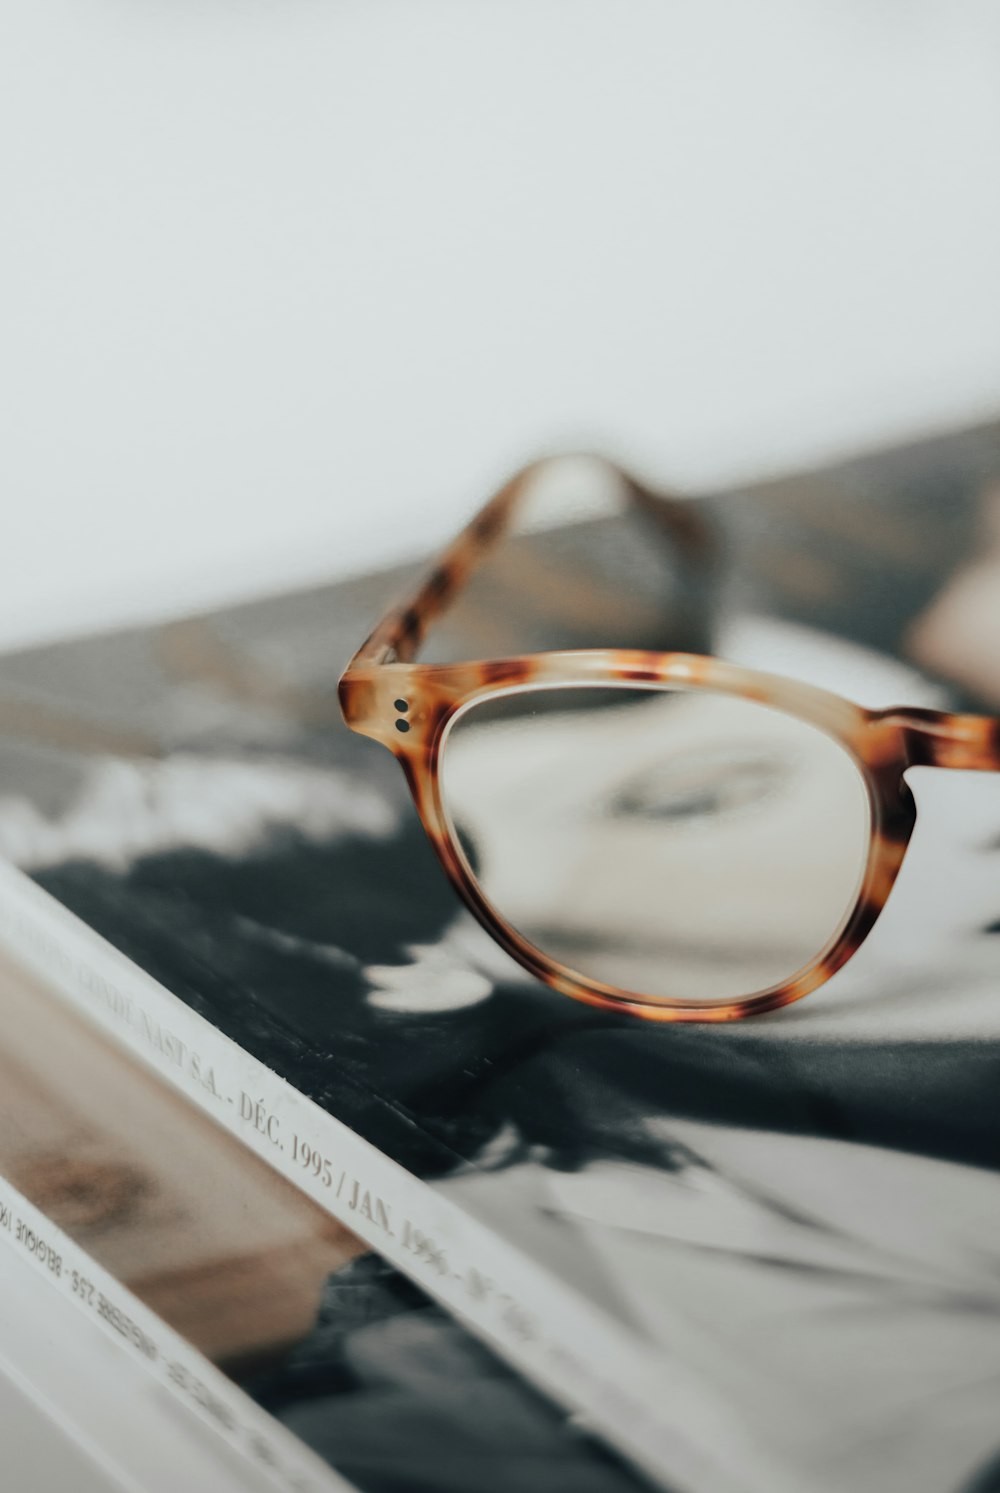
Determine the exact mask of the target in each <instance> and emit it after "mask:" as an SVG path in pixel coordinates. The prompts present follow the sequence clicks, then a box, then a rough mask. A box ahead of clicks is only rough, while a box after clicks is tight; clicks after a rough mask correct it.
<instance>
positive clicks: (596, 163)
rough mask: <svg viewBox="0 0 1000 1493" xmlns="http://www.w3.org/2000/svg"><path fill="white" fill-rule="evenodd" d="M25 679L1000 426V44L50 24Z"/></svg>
mask: <svg viewBox="0 0 1000 1493" xmlns="http://www.w3.org/2000/svg"><path fill="white" fill-rule="evenodd" d="M3 9H4V14H3V16H2V20H0V153H2V154H0V162H2V164H0V188H2V192H0V202H2V214H3V228H2V235H0V333H2V335H0V382H2V387H0V410H2V412H3V416H2V425H3V430H2V435H0V502H2V505H3V525H2V545H0V644H2V643H10V642H14V641H17V640H21V639H28V638H32V637H39V636H44V635H51V634H53V633H58V632H60V631H62V630H64V629H66V628H69V627H82V626H96V625H101V624H104V623H106V622H109V621H115V620H118V619H122V618H125V617H131V616H137V615H150V614H156V613H162V612H171V611H177V610H182V609H183V608H185V607H186V606H189V605H194V604H197V603H199V602H201V601H205V600H211V599H215V598H220V599H221V598H223V597H225V596H231V595H239V594H243V593H245V592H250V591H253V590H254V589H255V588H259V587H266V588H269V589H270V588H273V587H275V586H279V585H281V584H284V583H286V582H292V581H294V580H298V579H309V578H315V577H319V576H323V575H326V574H329V573H333V572H337V571H342V570H345V569H348V568H350V567H352V566H355V565H358V564H363V563H368V562H370V561H372V560H374V559H377V558H382V557H386V556H388V555H390V554H398V553H401V552H406V551H411V550H414V549H416V548H418V547H420V546H421V545H422V544H424V543H425V542H426V543H429V542H430V541H431V539H433V538H435V537H437V536H440V535H443V534H445V533H446V532H447V531H448V530H449V528H450V527H453V526H454V525H455V524H456V523H457V522H458V521H459V520H460V519H461V517H462V516H463V515H464V514H465V513H466V512H467V511H468V509H469V508H470V506H472V505H473V504H474V503H475V502H476V501H477V500H478V499H479V498H480V497H481V496H482V494H483V492H484V489H485V488H486V487H488V486H489V485H490V484H491V483H492V482H493V481H494V480H495V479H496V478H498V477H499V476H500V475H502V474H503V473H504V472H505V470H506V469H507V468H508V467H510V466H511V465H512V464H514V463H517V462H518V461H520V460H521V459H522V458H523V457H526V456H528V455H530V454H532V453H534V452H535V451H536V450H537V449H538V448H539V447H548V446H553V445H564V444H572V443H574V442H576V441H583V442H585V443H587V444H590V445H592V444H607V445H609V446H610V447H612V448H613V449H614V450H616V451H617V452H618V453H619V454H622V455H627V456H629V457H631V458H632V459H633V460H637V461H638V462H639V463H640V464H642V465H644V466H645V467H646V468H647V469H648V470H650V471H651V472H652V473H653V474H654V475H659V476H662V477H664V478H667V479H672V480H674V481H675V482H678V483H687V484H692V485H698V484H705V483H710V482H712V481H715V480H717V479H721V478H724V477H727V476H730V475H733V474H740V475H745V474H748V473H750V472H753V471H760V470H763V469H770V468H774V467H781V466H784V465H788V464H789V463H794V462H797V461H799V460H802V459H806V458H807V457H809V456H812V455H815V454H819V453H822V452H826V451H832V450H839V449H842V448H843V447H845V446H850V445H854V444H858V443H861V444H869V443H871V442H877V441H879V440H882V439H884V438H889V437H892V436H895V435H897V434H901V433H905V432H908V431H915V430H920V429H923V428H925V427H927V426H941V425H948V424H951V423H953V422H962V421H964V420H966V419H969V418H973V417H975V416H976V415H978V414H980V413H988V412H992V411H995V410H997V409H998V408H1000V295H998V293H997V266H998V264H1000V189H998V185H997V181H998V167H997V163H998V160H1000V7H997V6H996V5H995V4H992V3H988V0H983V3H963V0H941V3H929V0H907V3H902V0H838V3H833V0H756V3H755V4H753V5H747V4H744V3H740V0H731V3H723V0H689V3H669V0H629V3H628V4H622V3H615V0H572V3H570V0H561V3H553V0H532V3H530V4H523V5H516V4H511V3H510V0H498V3H477V0H452V3H434V0H396V3H390V0H359V3H353V0H198V3H197V4H184V3H178V0H31V3H30V4H22V5H15V4H8V5H7V6H5V7H4V8H3Z"/></svg>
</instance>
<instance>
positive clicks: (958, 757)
mask: <svg viewBox="0 0 1000 1493" xmlns="http://www.w3.org/2000/svg"><path fill="white" fill-rule="evenodd" d="M558 459H559V458H547V459H546V460H545V461H542V462H535V463H533V464H532V465H530V466H528V467H525V468H524V469H523V471H521V472H519V473H517V475H516V476H514V477H513V478H512V479H511V480H510V481H509V482H507V483H506V484H505V486H504V487H502V488H501V489H500V491H499V492H497V493H496V494H495V495H494V497H493V498H491V499H490V501H489V502H488V503H487V504H486V505H485V507H484V508H483V509H482V510H481V511H480V512H479V513H478V514H477V515H476V517H475V518H474V519H473V520H472V522H471V523H470V524H469V525H468V526H467V527H466V528H465V529H464V530H463V531H462V533H461V534H460V535H459V536H458V538H457V539H455V540H454V541H453V542H452V544H451V545H449V546H448V548H447V549H446V550H445V552H444V553H443V555H442V556H441V557H440V558H439V559H438V561H437V562H436V564H434V565H433V566H432V568H431V569H430V571H429V572H428V573H427V574H426V576H425V577H424V578H423V580H422V581H421V582H420V583H419V585H418V586H417V588H416V590H415V592H414V593H413V595H412V596H410V597H408V598H407V599H406V600H404V601H403V603H402V604H401V605H399V606H396V607H394V608H393V609H392V611H390V612H389V613H388V615H387V616H386V617H385V618H384V619H383V620H382V621H381V622H380V623H379V625H378V626H377V627H376V628H375V630H374V632H373V633H372V634H371V636H370V637H369V638H368V640H367V641H366V642H365V643H364V644H363V646H362V647H361V648H360V649H359V651H358V653H357V654H356V655H355V656H354V658H353V659H352V660H351V662H350V663H349V664H348V666H347V668H346V670H345V671H344V674H343V676H342V678H341V680H340V702H341V708H342V711H343V715H344V720H345V721H346V723H347V724H348V726H350V727H351V729H352V730H354V731H358V732H360V733H361V734H362V735H364V736H370V737H372V738H373V739H374V740H375V741H380V742H381V743H382V744H383V746H386V747H388V748H389V750H390V751H391V752H393V753H394V755H395V756H396V757H397V758H398V759H399V762H400V765H401V766H402V769H403V772H404V773H405V775H406V779H407V782H408V783H409V786H410V790H411V792H412V794H413V798H414V802H415V804H416V807H417V812H418V813H419V815H420V818H421V820H422V822H423V825H424V828H425V830H426V831H427V834H428V836H429V837H430V840H431V843H432V844H433V846H434V849H435V851H436V852H437V855H438V859H439V860H440V862H441V864H442V866H443V867H444V870H445V872H446V874H447V875H448V877H449V879H450V880H451V882H452V884H453V885H454V887H455V889H456V890H457V892H458V893H459V895H460V896H461V897H462V899H463V901H464V902H465V903H466V904H467V906H468V907H469V908H470V909H471V911H472V912H473V913H474V915H475V916H476V917H477V918H478V920H479V921H480V923H482V925H483V926H484V927H485V928H486V930H487V931H488V932H489V933H490V934H491V935H492V936H493V938H495V939H496V941H497V942H498V943H499V944H500V945H501V946H502V947H503V948H504V949H506V950H507V952H508V953H509V954H511V955H513V957H514V958H515V959H516V960H518V961H519V963H520V964H522V965H523V966H524V967H525V968H526V969H528V970H530V971H531V972H532V974H534V975H536V976H537V977H538V978H539V979H541V980H543V981H545V983H546V984H548V985H550V986H552V987H553V988H554V989H556V990H559V991H562V992H563V993H564V994H566V995H571V996H573V997H574V998H575V999H577V1000H582V1001H587V1002H589V1003H590V1004H592V1005H595V1006H603V1007H606V1008H609V1009H613V1010H622V1011H627V1012H630V1013H632V1014H633V1015H636V1016H642V1017H646V1018H648V1019H651V1020H654V1021H732V1020H736V1019H738V1018H740V1017H743V1016H748V1015H750V1014H753V1013H758V1012H763V1011H770V1010H774V1009H775V1008H777V1007H779V1006H784V1005H787V1004H789V1003H790V1002H791V1001H795V1000H799V999H800V998H801V997H802V996H804V995H807V994H808V993H809V992H810V991H811V990H815V988H816V987H817V986H818V985H821V984H822V983H823V982H824V981H825V980H828V979H829V977H830V976H831V975H832V974H833V973H834V971H835V970H837V969H839V968H840V967H841V966H842V965H843V964H845V963H846V962H847V960H848V959H850V957H851V955H852V954H854V953H855V951H856V950H857V949H858V948H859V947H860V945H861V944H862V942H863V941H864V939H865V937H866V936H867V934H868V933H869V931H870V930H871V928H872V926H873V925H874V923H875V920H876V918H877V917H878V915H879V913H880V912H881V910H882V908H883V907H884V905H885V902H886V899H887V898H888V896H889V893H890V891H891V890H892V886H893V883H894V882H895V879H896V876H897V873H898V871H899V868H900V865H901V864H902V860H903V856H904V854H905V851H906V847H907V845H908V843H909V840H910V836H911V834H912V832H913V827H914V823H915V817H916V815H915V806H914V802H913V798H912V795H911V793H910V789H909V787H908V785H907V783H906V781H905V778H904V774H905V772H906V770H907V768H909V767H914V766H930V767H945V768H964V769H972V770H976V771H986V772H995V771H1000V720H998V719H994V718H992V717H985V716H975V715H954V714H949V713H947V712H944V711H933V710H923V709H913V708H909V707H907V706H899V707H893V708H891V709H888V710H877V711H871V710H865V709H862V708H861V707H860V706H858V705H856V704H853V703H852V702H851V701H849V700H845V699H842V698H841V697H839V696H837V695H834V694H830V693H829V692H827V691H825V690H820V689H816V688H814V687H813V686H811V685H806V684H802V683H799V682H797V681H795V680H791V679H784V678H780V677H777V676H774V675H769V674H762V673H758V672H756V671H754V670H750V669H744V668H740V667H737V666H735V665H732V664H729V663H726V662H724V661H723V660H722V659H718V658H711V657H706V656H701V655H695V654H685V653H650V652H640V651H635V652H631V651H628V650H623V649H587V650H577V651H560V652H549V653H536V654H531V655H525V656H520V657H515V658H503V659H494V660H478V661H470V662H467V663H459V664H418V663H416V662H415V657H416V654H417V651H418V649H419V647H420V644H421V642H422V641H423V639H424V637H425V636H426V632H427V629H428V627H429V625H430V623H431V622H432V621H433V620H434V618H435V617H437V616H438V615H439V614H440V613H441V612H442V611H443V610H444V609H445V608H446V607H447V606H448V604H449V603H450V602H451V601H452V600H453V599H454V597H455V596H456V595H457V593H458V592H459V591H460V590H461V588H462V586H463V585H464V584H465V583H466V582H467V581H468V580H469V578H470V577H471V575H472V574H473V572H474V571H475V570H476V569H477V568H478V566H479V565H480V564H481V563H482V561H483V560H484V559H485V558H486V556H487V554H488V553H489V550H490V549H491V547H492V546H493V545H495V544H496V543H497V542H498V541H499V540H500V538H501V537H502V536H503V535H504V534H505V533H506V532H507V531H508V530H509V529H510V527H511V525H512V523H513V520H514V518H515V516H516V514H517V510H518V506H519V504H520V501H521V499H522V498H523V496H524V495H525V493H526V492H527V491H528V489H529V488H530V486H531V484H532V482H533V481H534V480H535V479H536V477H537V476H538V475H539V474H540V473H541V471H542V470H543V468H544V467H545V466H546V465H547V463H548V462H549V461H555V460H558ZM592 459H593V460H594V461H595V462H597V463H599V465H600V467H601V468H602V470H603V471H604V473H605V474H606V475H607V476H608V477H609V479H611V480H613V481H614V482H616V483H617V484H619V485H620V488H621V490H622V492H623V493H624V494H625V496H626V497H627V498H628V499H629V500H630V501H631V502H632V503H634V504H636V505H637V506H638V507H640V508H641V509H642V510H644V511H645V512H646V514H647V515H648V516H650V517H652V518H653V519H654V520H655V521H656V522H657V523H658V524H660V525H662V526H663V528H664V529H665V530H666V532H667V533H668V534H669V535H670V536H671V538H672V540H673V542H674V544H675V545H676V546H679V547H680V549H681V551H682V553H683V554H684V555H686V556H687V558H688V559H689V560H690V561H691V562H692V563H698V562H703V561H704V560H705V558H706V552H707V550H708V548H709V547H710V545H711V537H710V534H709V531H708V530H707V528H706V527H705V526H704V524H703V521H702V520H701V517H700V514H699V511H698V506H697V505H696V504H691V503H688V502H684V501H681V500H678V499H675V498H671V497H667V496H665V495H661V494H657V493H654V492H652V491H651V490H650V489H648V488H646V487H644V486H643V485H642V484H641V483H639V482H638V481H636V479H635V478H634V477H632V476H631V475H630V474H628V473H626V472H624V471H622V470H621V469H620V468H618V467H617V466H615V465H614V464H613V463H611V462H607V461H604V460H603V459H602V458H597V457H595V458H592ZM598 684H600V685H628V684H642V685H661V686H662V685H666V686H669V687H671V688H675V689H682V690H711V691H713V692H714V693H721V694H726V695H734V696H738V697H740V698H742V699H746V700H755V701H758V702H760V703H762V704H765V705H769V706H771V707H773V708H776V709H778V710H781V711H784V712H786V713H787V714H789V715H791V716H794V717H796V718H797V719H799V720H801V721H806V722H808V723H809V724H811V725H813V726H815V727H818V728H819V729H820V730H821V731H824V732H826V733H827V734H828V735H829V736H831V737H833V738H834V739H835V740H836V741H838V742H839V743H840V744H841V746H842V747H843V748H844V750H845V751H846V752H847V753H848V754H849V755H850V756H851V757H852V758H853V760H854V762H855V764H856V765H857V768H858V770H859V772H860V774H861V776H862V779H863V781H864V783H865V785H866V788H867V792H868V799H869V805H870V809H871V841H870V846H869V852H868V861H867V865H866V867H865V871H864V875H863V877H862V880H861V885H860V889H859V892H858V896H857V901H856V902H855V905H854V907H853V910H852V911H851V912H850V914H849V916H848V918H847V920H846V922H845V923H844V925H843V926H842V928H841V930H840V932H839V933H838V934H837V935H836V936H835V938H834V939H833V941H832V942H831V943H830V944H829V946H828V947H827V948H825V949H824V950H822V951H820V952H819V953H818V955H817V957H816V959H815V960H814V961H813V962H812V963H811V964H810V965H808V966H807V967H806V968H804V969H801V970H800V971H799V972H798V973H797V974H796V975H795V976H793V978H792V979H790V980H787V981H785V982H783V983H781V984H780V985H775V986H772V987H771V988H770V989H767V990H762V991H758V992H756V993H755V994H753V995H750V996H741V997H740V998H738V999H732V1000H728V999H726V1000H717V1001H712V1002H703V1003H698V1004H694V1003H691V1002H685V1001H683V1000H678V999H673V998H670V999H666V998H654V997H649V996H646V997H643V996H641V995H638V994H636V993H634V992H630V991H627V990H621V989H617V988H616V987H614V986H611V985H606V984H603V983H602V982H600V981H595V980H589V979H584V978H582V977H581V976H579V975H578V974H576V973H575V972H574V971H572V970H570V969H568V968H567V967H566V966H564V965H561V964H559V963H557V962H555V961H554V960H552V959H549V958H548V957H547V956H546V955H545V954H544V953H542V952H541V951H540V950H539V949H536V948H535V947H534V946H533V945H532V944H530V943H528V942H526V940H524V939H523V938H522V937H521V936H520V934H519V933H518V932H517V930H516V929H514V928H513V927H511V926H510V924H509V923H507V922H506V921H505V920H504V919H503V917H502V916H500V915H499V914H498V912H497V911H496V909H495V908H493V907H492V906H491V905H490V904H489V902H488V901H487V900H486V899H485V897H484V896H483V894H482V892H481V891H480V889H479V887H478V885H477V884H476V882H475V880H474V878H473V876H472V874H471V872H470V870H469V868H468V865H467V863H466V861H465V858H464V856H463V854H462V852H461V849H460V847H459V846H458V845H457V844H456V841H455V837H454V835H453V833H452V830H451V827H450V822H449V818H448V815H447V812H446V810H445V806H444V804H443V801H442V795H441V788H440V780H439V772H438V769H439V765H440V761H441V752H442V748H443V746H444V742H445V740H446V737H447V733H448V729H449V726H450V724H451V723H452V722H453V720H454V719H455V718H456V716H457V714H458V712H460V711H462V710H464V709H465V708H466V707H468V706H469V705H471V704H472V703H473V702H475V701H477V700H481V699H485V698H487V697H489V696H492V695H496V694H499V693H503V692H505V691H507V690H511V689H523V688H524V687H525V686H539V685H549V686H567V685H598Z"/></svg>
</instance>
